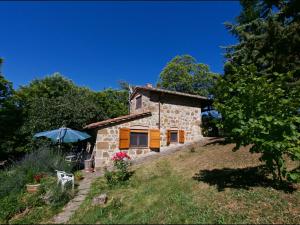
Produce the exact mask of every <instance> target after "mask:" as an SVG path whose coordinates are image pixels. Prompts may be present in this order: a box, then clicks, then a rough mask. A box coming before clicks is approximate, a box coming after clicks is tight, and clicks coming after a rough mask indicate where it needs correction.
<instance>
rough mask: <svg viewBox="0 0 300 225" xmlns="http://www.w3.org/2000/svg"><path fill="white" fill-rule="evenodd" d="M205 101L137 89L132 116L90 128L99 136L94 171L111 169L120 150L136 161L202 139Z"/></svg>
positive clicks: (154, 89)
mask: <svg viewBox="0 0 300 225" xmlns="http://www.w3.org/2000/svg"><path fill="white" fill-rule="evenodd" d="M208 102H209V100H208V99H207V98H206V97H202V96H198V95H191V94H186V93H181V92H175V91H169V90H164V89H159V88H153V87H152V86H151V85H149V84H148V85H146V86H137V87H135V88H134V90H133V92H132V94H131V95H130V114H129V115H125V116H120V117H117V118H113V119H108V120H104V121H100V122H96V123H92V124H89V125H87V126H86V127H85V129H93V131H94V132H95V134H96V144H95V150H96V154H95V167H96V168H99V167H103V166H108V165H111V163H112V161H111V158H112V155H113V154H114V153H115V152H118V151H120V150H122V151H126V152H127V153H128V154H129V155H130V157H132V158H137V157H140V156H142V155H144V154H146V153H148V152H150V151H163V150H164V148H165V147H167V146H169V145H180V144H183V143H186V142H193V141H196V140H198V139H201V138H202V134H201V127H200V125H201V108H203V107H205V106H207V105H208Z"/></svg>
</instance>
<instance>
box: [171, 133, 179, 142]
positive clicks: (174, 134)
mask: <svg viewBox="0 0 300 225" xmlns="http://www.w3.org/2000/svg"><path fill="white" fill-rule="evenodd" d="M170 141H171V142H178V131H171V134H170Z"/></svg>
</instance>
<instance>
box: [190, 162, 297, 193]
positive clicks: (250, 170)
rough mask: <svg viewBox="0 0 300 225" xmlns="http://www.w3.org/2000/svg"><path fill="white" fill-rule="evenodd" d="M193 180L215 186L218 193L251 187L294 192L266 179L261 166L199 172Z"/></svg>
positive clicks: (291, 188)
mask: <svg viewBox="0 0 300 225" xmlns="http://www.w3.org/2000/svg"><path fill="white" fill-rule="evenodd" d="M193 179H194V180H197V181H201V182H204V183H207V184H209V185H216V186H217V189H218V191H224V190H225V188H235V189H246V190H249V189H250V188H251V187H272V188H274V189H277V190H281V191H284V192H287V193H292V192H294V191H295V190H296V189H295V188H293V187H292V186H291V185H290V184H289V183H288V182H282V183H281V184H278V183H277V182H275V181H274V180H272V179H270V178H268V177H267V173H266V170H265V169H264V167H263V166H256V167H247V168H223V169H213V170H201V171H200V172H199V173H196V174H195V175H194V176H193Z"/></svg>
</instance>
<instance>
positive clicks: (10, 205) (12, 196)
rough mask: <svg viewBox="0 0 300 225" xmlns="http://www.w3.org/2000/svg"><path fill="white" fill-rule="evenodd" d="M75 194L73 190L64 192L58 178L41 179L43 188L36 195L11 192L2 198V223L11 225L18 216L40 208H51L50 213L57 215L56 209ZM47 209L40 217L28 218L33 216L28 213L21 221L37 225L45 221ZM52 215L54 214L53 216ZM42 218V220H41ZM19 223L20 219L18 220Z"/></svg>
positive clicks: (21, 191)
mask: <svg viewBox="0 0 300 225" xmlns="http://www.w3.org/2000/svg"><path fill="white" fill-rule="evenodd" d="M73 195H74V194H73V193H72V191H71V189H70V188H69V189H64V190H62V189H61V188H60V186H58V185H57V183H56V178H55V177H53V176H47V177H43V178H42V179H41V186H40V188H39V191H38V192H36V193H27V192H25V191H23V190H20V191H19V192H11V193H9V194H7V195H6V196H4V197H2V198H1V199H0V200H1V201H0V208H1V211H0V222H1V223H4V222H5V223H9V222H11V220H12V219H13V217H14V216H16V215H17V214H22V213H23V212H26V210H27V211H29V214H30V212H31V211H36V210H37V209H39V208H43V209H44V208H45V207H46V206H49V207H50V211H51V212H53V213H55V212H56V209H57V208H59V207H62V206H63V205H65V204H66V203H67V202H68V201H69V200H70V199H71V198H73ZM44 211H45V209H44V210H42V212H39V214H40V215H39V216H37V215H35V216H34V215H33V216H32V218H28V219H27V217H30V216H31V215H28V216H27V215H26V213H25V214H24V215H23V216H21V218H19V220H20V221H22V220H25V221H28V220H29V221H34V222H35V223H36V222H38V221H39V219H41V218H42V219H45V218H43V217H45V216H46V215H44V214H45V212H44ZM53 213H52V214H53ZM40 217H41V218H40ZM17 221H18V219H17Z"/></svg>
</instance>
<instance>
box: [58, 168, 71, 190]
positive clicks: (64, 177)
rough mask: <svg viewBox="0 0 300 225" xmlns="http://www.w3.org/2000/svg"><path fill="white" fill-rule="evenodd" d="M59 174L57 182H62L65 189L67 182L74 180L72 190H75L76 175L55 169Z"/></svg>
mask: <svg viewBox="0 0 300 225" xmlns="http://www.w3.org/2000/svg"><path fill="white" fill-rule="evenodd" d="M55 171H56V174H57V184H59V183H61V188H62V190H64V187H65V184H66V183H68V182H72V191H74V175H73V174H71V173H66V172H65V171H59V170H55Z"/></svg>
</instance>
